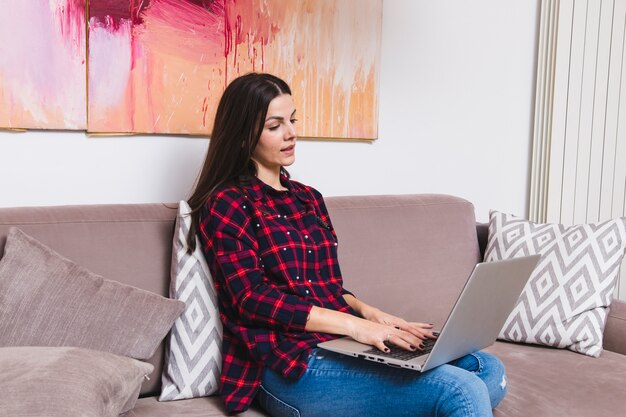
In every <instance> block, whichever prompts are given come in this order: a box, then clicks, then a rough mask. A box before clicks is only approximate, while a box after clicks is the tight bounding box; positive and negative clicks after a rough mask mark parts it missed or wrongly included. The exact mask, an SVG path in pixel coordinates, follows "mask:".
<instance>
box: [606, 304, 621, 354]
mask: <svg viewBox="0 0 626 417" xmlns="http://www.w3.org/2000/svg"><path fill="white" fill-rule="evenodd" d="M603 344H604V349H607V350H610V351H613V352H617V353H621V354H623V355H626V301H623V300H613V302H612V303H611V308H610V311H609V317H608V319H607V321H606V327H605V328H604V343H603Z"/></svg>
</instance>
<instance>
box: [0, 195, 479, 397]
mask: <svg viewBox="0 0 626 417" xmlns="http://www.w3.org/2000/svg"><path fill="white" fill-rule="evenodd" d="M326 203H327V206H328V209H329V211H330V214H331V219H332V222H333V225H334V227H335V229H336V231H337V234H338V236H339V258H340V264H341V268H342V272H343V275H344V280H345V287H346V288H347V289H349V290H350V291H352V292H354V294H355V295H356V296H357V297H361V298H362V299H364V300H365V301H367V302H370V303H371V304H373V305H375V306H378V307H380V308H382V309H385V310H387V311H389V312H392V313H395V314H398V315H401V316H402V317H406V318H407V319H413V320H420V321H423V322H430V323H434V324H436V325H441V324H443V320H445V317H446V316H447V314H448V312H449V310H450V308H451V306H452V304H453V303H454V301H455V299H456V297H457V296H458V294H459V292H460V290H461V288H462V286H463V284H464V282H465V280H466V278H467V277H468V275H469V273H470V271H471V270H472V267H473V266H474V264H475V263H476V262H477V261H478V258H479V249H478V241H477V237H476V225H475V219H474V210H473V206H472V205H471V204H470V203H469V202H467V201H465V200H463V199H460V198H456V197H450V196H443V195H406V196H369V197H368V196H358V197H331V198H327V199H326ZM175 216H176V205H175V204H168V205H164V204H131V205H92V206H59V207H29V208H0V256H1V255H2V253H3V252H4V243H5V240H6V233H7V230H8V229H9V228H10V227H11V226H17V227H19V228H20V229H22V230H23V231H24V232H25V233H27V234H29V235H31V236H33V237H34V238H36V239H38V240H40V241H41V242H43V243H44V244H46V245H48V246H49V247H51V248H52V249H54V250H56V251H57V252H59V253H60V254H61V255H63V256H65V257H67V258H69V259H71V260H72V261H74V262H75V263H77V264H79V265H81V266H83V267H85V268H87V269H89V270H91V271H92V272H95V273H97V274H100V275H102V276H104V277H105V278H108V279H112V280H116V281H120V282H123V283H126V284H129V285H133V286H136V287H139V288H143V289H146V290H149V291H152V292H155V293H158V294H161V295H164V296H167V295H168V291H169V290H168V288H169V280H170V263H171V249H172V235H173V230H174V221H175ZM163 355H164V344H161V347H160V348H159V349H158V350H157V353H156V354H155V355H154V357H153V358H151V360H150V362H151V363H152V364H153V365H154V366H155V371H154V372H153V374H152V378H151V380H150V381H148V382H146V383H145V384H144V386H143V387H142V394H148V393H157V392H158V390H159V387H160V382H161V381H160V379H161V378H160V375H161V371H162V362H163Z"/></svg>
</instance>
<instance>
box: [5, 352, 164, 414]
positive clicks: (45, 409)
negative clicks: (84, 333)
mask: <svg viewBox="0 0 626 417" xmlns="http://www.w3.org/2000/svg"><path fill="white" fill-rule="evenodd" d="M152 368H153V367H152V365H150V364H149V363H145V362H140V361H138V360H135V359H131V358H126V357H123V356H118V355H114V354H112V353H107V352H98V351H95V350H89V349H82V348H74V347H4V348H0V393H1V394H0V414H1V415H3V416H12V417H20V416H45V417H69V416H82V417H91V416H93V417H105V416H107V417H108V416H111V417H115V416H118V415H119V414H121V413H125V412H126V411H128V410H131V409H132V408H133V407H134V406H135V402H136V401H137V397H138V395H139V389H140V388H141V383H142V381H143V379H144V377H145V376H146V375H147V374H148V373H150V372H152Z"/></svg>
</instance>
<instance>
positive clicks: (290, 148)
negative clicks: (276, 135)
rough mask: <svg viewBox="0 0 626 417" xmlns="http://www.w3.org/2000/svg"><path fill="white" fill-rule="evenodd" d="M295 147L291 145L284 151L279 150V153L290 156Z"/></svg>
mask: <svg viewBox="0 0 626 417" xmlns="http://www.w3.org/2000/svg"><path fill="white" fill-rule="evenodd" d="M295 147H296V145H291V146H287V147H286V148H284V149H281V150H280V151H281V152H284V153H287V154H291V153H293V150H294V148H295Z"/></svg>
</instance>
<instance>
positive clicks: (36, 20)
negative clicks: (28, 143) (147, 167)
mask: <svg viewBox="0 0 626 417" xmlns="http://www.w3.org/2000/svg"><path fill="white" fill-rule="evenodd" d="M0 8H1V10H2V12H0V128H9V129H22V128H24V129H77V130H85V129H86V126H87V107H86V106H87V102H86V100H87V98H86V89H85V85H86V82H87V81H86V62H85V51H86V40H87V38H86V29H85V28H86V20H85V19H86V18H85V0H27V1H25V0H0Z"/></svg>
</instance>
